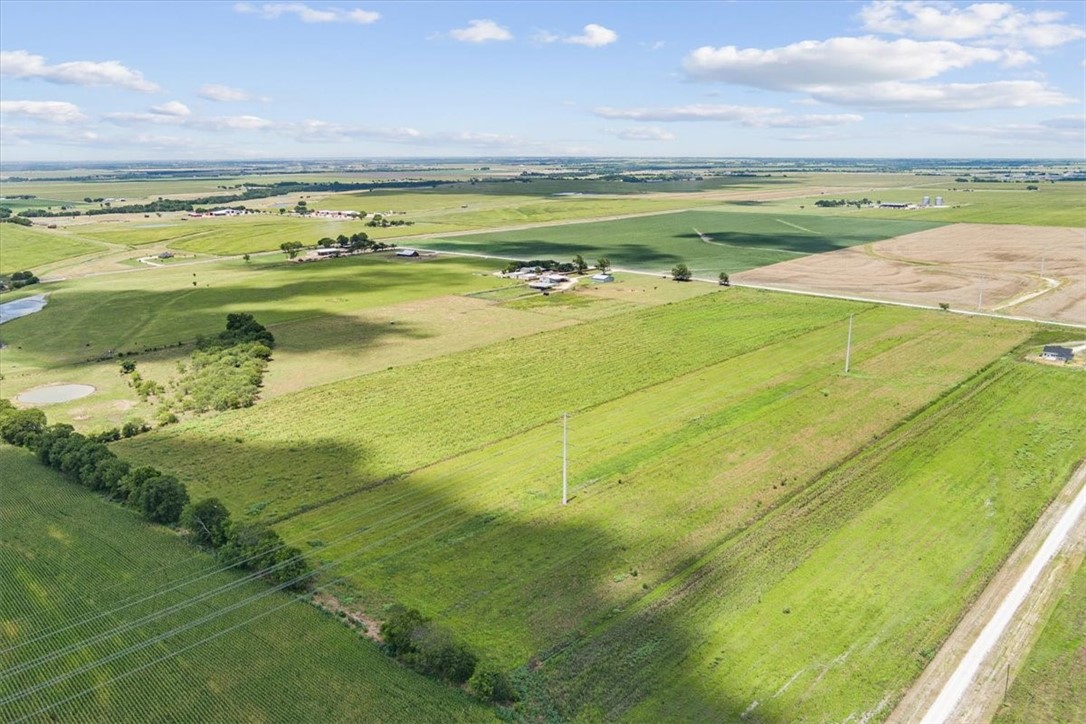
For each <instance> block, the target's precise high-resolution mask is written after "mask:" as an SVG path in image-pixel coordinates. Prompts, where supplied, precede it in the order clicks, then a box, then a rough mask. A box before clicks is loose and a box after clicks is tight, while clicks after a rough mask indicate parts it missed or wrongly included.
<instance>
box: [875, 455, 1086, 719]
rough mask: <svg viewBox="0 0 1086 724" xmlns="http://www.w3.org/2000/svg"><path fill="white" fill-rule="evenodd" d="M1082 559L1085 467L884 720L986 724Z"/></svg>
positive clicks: (1085, 519)
mask: <svg viewBox="0 0 1086 724" xmlns="http://www.w3.org/2000/svg"><path fill="white" fill-rule="evenodd" d="M1084 551H1086V463H1084V464H1083V465H1081V466H1080V467H1079V468H1078V470H1076V471H1075V473H1074V474H1073V475H1072V476H1071V479H1070V480H1069V481H1068V483H1067V485H1066V486H1065V487H1064V489H1063V490H1062V491H1061V493H1060V495H1059V496H1058V497H1057V499H1056V501H1055V502H1053V504H1052V505H1051V506H1050V507H1049V509H1048V510H1046V511H1045V513H1044V514H1043V515H1042V516H1041V517H1040V519H1039V520H1038V521H1037V524H1036V525H1035V526H1034V527H1033V529H1032V530H1031V531H1030V532H1029V533H1028V534H1027V535H1026V537H1025V539H1023V541H1022V543H1021V544H1020V545H1019V546H1018V548H1016V549H1015V551H1014V553H1012V554H1011V556H1010V558H1008V559H1007V562H1006V563H1005V564H1004V566H1003V568H1002V569H1001V570H1000V571H999V573H997V574H996V576H995V578H993V579H992V581H991V583H990V584H989V585H988V587H987V588H986V589H985V591H984V593H982V594H981V596H980V598H979V599H978V600H977V602H976V603H975V604H974V605H973V607H972V608H971V609H970V610H969V611H968V612H967V613H966V615H965V617H964V618H963V619H962V620H961V622H960V623H959V624H958V627H957V628H956V629H955V630H954V632H953V633H952V634H951V635H950V638H948V639H947V641H946V643H945V644H943V647H942V648H941V649H940V650H939V653H938V654H936V656H935V658H934V659H932V661H931V663H930V664H929V665H928V667H927V669H925V670H924V673H923V674H921V676H920V678H919V679H918V680H917V681H916V683H915V684H914V685H913V687H912V688H911V689H910V691H909V692H908V693H907V694H906V695H905V698H904V699H902V701H901V703H900V704H899V705H898V706H897V708H896V709H895V710H894V711H893V713H892V714H891V715H890V718H889V719H888V721H889V722H893V723H895V724H898V723H901V722H924V724H941V723H942V722H955V723H959V722H961V723H970V724H972V723H974V722H977V723H979V722H988V721H990V720H991V719H992V717H993V716H994V715H995V713H996V711H997V710H998V709H999V706H1000V704H1001V702H1002V698H1003V696H1004V695H1005V694H1006V690H1007V688H1008V687H1009V686H1010V683H1011V681H1013V676H1014V675H1015V674H1016V673H1017V671H1018V670H1019V669H1020V668H1021V666H1022V664H1023V662H1024V661H1025V658H1026V656H1027V655H1028V654H1029V651H1030V648H1031V646H1032V645H1033V642H1034V641H1035V640H1036V638H1037V636H1038V635H1040V631H1041V628H1043V625H1044V621H1045V617H1046V614H1047V612H1048V611H1049V610H1050V608H1051V606H1050V604H1051V603H1052V601H1053V600H1054V596H1057V595H1058V594H1059V592H1060V590H1062V588H1063V586H1064V584H1065V583H1066V581H1067V579H1068V577H1069V576H1070V575H1071V574H1072V573H1073V572H1074V569H1075V566H1074V565H1073V563H1074V562H1075V560H1077V559H1078V558H1080V557H1081V556H1082V555H1083V552H1084Z"/></svg>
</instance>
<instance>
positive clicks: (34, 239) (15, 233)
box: [0, 224, 107, 276]
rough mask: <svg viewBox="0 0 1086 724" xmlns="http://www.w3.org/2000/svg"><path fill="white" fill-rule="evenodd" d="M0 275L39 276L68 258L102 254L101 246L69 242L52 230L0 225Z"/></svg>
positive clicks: (78, 241) (91, 243) (70, 240)
mask: <svg viewBox="0 0 1086 724" xmlns="http://www.w3.org/2000/svg"><path fill="white" fill-rule="evenodd" d="M0 245H2V247H3V254H0V274H11V273H12V272H17V271H24V270H27V269H29V270H33V271H34V272H36V273H38V274H39V276H40V275H41V273H42V271H43V270H44V268H46V267H48V266H49V265H51V264H55V263H56V262H58V261H63V260H65V259H70V258H72V257H77V256H82V255H84V254H91V253H94V252H96V251H105V250H106V249H107V247H106V246H105V245H104V244H97V243H95V242H93V241H88V240H83V239H73V238H69V237H67V236H66V235H63V234H58V233H57V232H56V231H55V230H48V231H46V230H44V229H36V228H34V227H27V226H18V225H17V224H0Z"/></svg>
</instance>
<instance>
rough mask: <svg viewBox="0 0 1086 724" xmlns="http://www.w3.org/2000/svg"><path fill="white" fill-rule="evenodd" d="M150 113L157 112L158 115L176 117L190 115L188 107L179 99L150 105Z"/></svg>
mask: <svg viewBox="0 0 1086 724" xmlns="http://www.w3.org/2000/svg"><path fill="white" fill-rule="evenodd" d="M151 113H157V114H158V115H160V116H176V117H178V118H184V117H185V116H191V115H192V111H191V110H189V107H188V106H186V105H185V104H184V103H182V102H181V101H170V102H169V103H163V104H161V105H158V106H151Z"/></svg>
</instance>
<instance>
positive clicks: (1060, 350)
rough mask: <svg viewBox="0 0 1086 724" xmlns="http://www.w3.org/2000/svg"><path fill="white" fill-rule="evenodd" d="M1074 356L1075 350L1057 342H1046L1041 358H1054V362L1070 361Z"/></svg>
mask: <svg viewBox="0 0 1086 724" xmlns="http://www.w3.org/2000/svg"><path fill="white" fill-rule="evenodd" d="M1074 357H1075V350H1073V349H1071V348H1070V347H1060V346H1059V345H1055V344H1046V345H1045V348H1044V349H1043V350H1042V351H1041V359H1047V360H1052V361H1053V362H1070V361H1071V360H1072V359H1074Z"/></svg>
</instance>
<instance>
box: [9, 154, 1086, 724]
mask: <svg viewBox="0 0 1086 724" xmlns="http://www.w3.org/2000/svg"><path fill="white" fill-rule="evenodd" d="M484 163H485V167H484V165H483V164H484ZM739 163H740V162H734V163H729V164H727V165H725V164H720V165H714V163H713V162H711V161H705V162H700V161H699V163H697V164H694V163H692V162H685V163H684V162H679V161H676V162H674V163H672V164H666V163H664V162H661V161H654V162H653V163H651V164H649V163H639V162H636V161H616V160H613V159H611V160H605V159H594V160H592V161H587V160H586V161H583V162H579V161H576V160H564V161H554V160H548V161H525V160H523V159H520V160H515V161H513V160H502V161H500V162H499V161H495V160H480V161H478V162H475V161H470V162H469V161H463V162H456V163H454V162H452V161H435V162H433V163H428V164H427V165H426V166H425V167H424V168H423V167H421V166H419V165H417V164H410V163H406V162H405V163H403V164H401V165H397V164H396V163H393V162H389V163H387V164H382V165H381V166H380V170H378V169H377V168H376V167H375V168H374V169H370V168H366V167H365V164H350V165H348V164H344V165H343V166H342V167H335V166H334V164H332V165H329V164H324V165H322V166H321V167H320V168H313V169H307V168H301V169H299V168H295V167H293V166H292V167H291V168H290V169H289V171H288V170H285V169H282V168H277V167H271V168H267V167H261V168H256V167H254V168H250V167H244V168H239V167H234V166H226V167H220V166H215V165H207V166H201V165H199V164H194V167H193V168H192V169H186V171H185V173H183V174H182V173H180V172H178V171H177V170H176V169H172V168H161V169H159V168H154V167H152V168H150V169H147V168H143V167H137V166H132V167H124V168H120V169H115V168H108V167H107V168H104V169H102V170H100V171H97V172H96V173H95V174H94V175H93V177H91V176H89V175H88V174H86V173H84V172H83V171H82V170H71V171H58V170H56V169H46V170H41V171H37V170H33V169H32V170H31V171H28V172H26V173H20V175H19V176H18V177H16V178H14V179H13V178H12V177H11V175H10V174H9V175H8V176H7V177H5V178H4V179H3V180H0V196H3V197H4V200H0V206H4V207H6V208H7V209H8V211H7V213H6V214H5V216H7V217H10V218H15V219H17V220H18V219H21V220H22V221H16V223H2V224H0V244H2V250H3V253H2V254H0V281H2V282H3V293H2V294H0V311H2V312H3V315H0V345H2V347H0V385H2V394H0V397H2V398H3V399H4V401H3V402H0V433H2V436H3V440H4V442H2V443H0V471H2V473H0V474H2V477H3V482H2V483H0V581H3V585H0V720H2V721H35V722H37V721H49V720H57V721H148V720H156V721H157V720H163V721H166V720H170V721H283V722H293V721H350V720H354V721H403V722H414V721H435V722H436V721H441V722H446V721H465V722H467V721H472V722H474V721H495V720H498V719H501V720H515V721H691V722H694V721H698V722H701V721H747V722H792V721H809V722H824V721H842V722H843V721H864V722H867V721H893V722H913V721H951V720H953V721H987V720H991V719H993V718H996V719H998V720H1000V721H1013V722H1023V721H1081V720H1082V719H1083V717H1086V708H1084V704H1083V702H1086V684H1084V681H1086V668H1084V661H1086V658H1084V656H1083V654H1084V652H1086V633H1084V632H1086V628H1084V627H1083V625H1082V623H1083V616H1084V609H1083V604H1082V601H1083V599H1084V596H1083V595H1082V593H1083V591H1084V586H1086V584H1084V581H1086V573H1084V571H1086V568H1084V566H1083V560H1084V555H1086V551H1084V548H1083V545H1082V540H1083V539H1084V538H1083V529H1084V527H1086V514H1084V513H1082V512H1081V507H1082V500H1081V499H1082V498H1083V496H1084V495H1086V493H1083V490H1084V489H1086V468H1084V467H1083V466H1084V465H1086V377H1084V375H1086V208H1084V206H1083V204H1082V199H1083V195H1084V194H1086V181H1082V180H1076V179H1078V177H1077V176H1076V175H1075V174H1076V173H1077V174H1081V172H1082V170H1083V169H1082V168H1081V164H1075V163H1072V162H1067V163H1056V162H1052V163H1048V164H1041V163H1032V162H1031V163H1026V162H1022V163H1020V164H1013V163H1009V162H1008V163H997V162H990V163H987V162H976V163H973V164H966V162H954V163H951V162H946V163H939V162H930V163H927V162H925V163H921V162H915V163H912V162H885V163H883V162H865V163H864V164H856V165H855V166H854V167H853V166H848V165H847V164H843V162H842V165H831V164H825V165H820V164H817V163H815V162H803V161H796V162H794V163H792V162H789V163H784V162H778V161H775V162H772V163H770V162H759V161H756V160H748V161H743V162H742V164H741V165H739ZM484 169H485V170H484ZM149 171H153V172H154V173H150V172H149ZM242 171H244V172H242ZM1026 174H1028V175H1026ZM1027 184H1028V185H1030V186H1031V188H1029V189H1028V190H1027V188H1026V187H1027ZM1038 184H1039V185H1038ZM231 195H233V196H236V197H237V198H236V200H230V197H231ZM220 197H223V198H226V200H222V198H220ZM96 199H110V200H111V206H109V207H107V206H106V205H105V202H104V201H97V200H96ZM898 200H900V201H898ZM188 207H191V208H188ZM239 207H240V208H239ZM26 212H29V213H26ZM92 212H93V213H92ZM302 261H305V262H307V263H300V262H302ZM308 262H312V263H308ZM9 305H11V306H9ZM1076 506H1077V507H1076ZM1031 567H1032V568H1031ZM1027 574H1028V575H1029V576H1032V577H1031V578H1028V580H1027ZM1022 580H1027V583H1028V585H1027V583H1020V581H1022ZM1017 595H1020V600H1021V601H1022V603H1021V604H1015V605H1014V606H1011V605H1010V604H1009V603H1007V602H1008V601H1011V600H1012V599H1013V596H1017ZM1013 600H1015V601H1017V600H1019V599H1013ZM1001 605H1005V606H1007V607H1008V608H1007V610H1008V611H1009V614H1008V615H1007V616H1006V621H1004V626H1003V628H1000V629H999V630H998V631H995V632H994V633H993V632H992V631H993V629H992V628H990V627H989V624H990V623H991V622H992V621H996V620H1002V619H1000V618H999V617H998V616H996V614H995V612H996V610H997V609H998V608H999V607H1000V606H1001ZM993 626H994V624H993ZM988 638H990V639H991V643H990V644H988V643H986V642H987V641H988ZM974 664H975V665H974ZM970 667H972V668H970ZM959 672H964V673H959ZM959 680H961V682H960V683H959ZM955 686H958V687H960V690H959V689H957V688H955ZM941 707H942V708H941Z"/></svg>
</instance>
